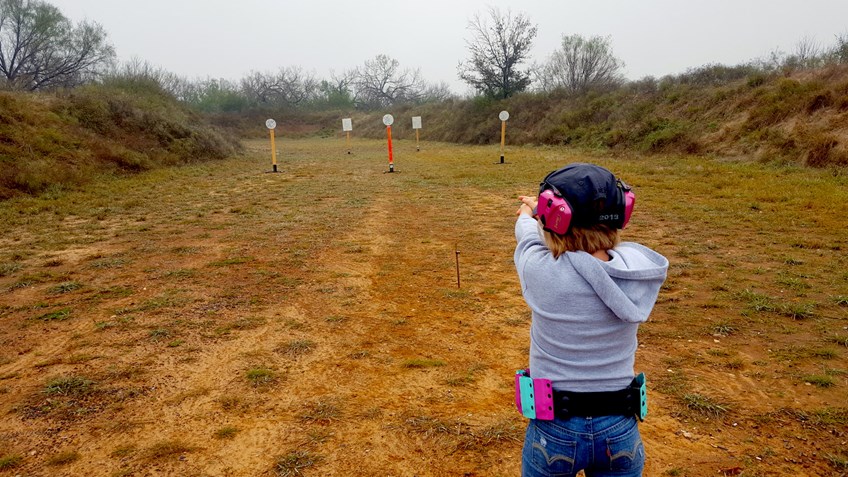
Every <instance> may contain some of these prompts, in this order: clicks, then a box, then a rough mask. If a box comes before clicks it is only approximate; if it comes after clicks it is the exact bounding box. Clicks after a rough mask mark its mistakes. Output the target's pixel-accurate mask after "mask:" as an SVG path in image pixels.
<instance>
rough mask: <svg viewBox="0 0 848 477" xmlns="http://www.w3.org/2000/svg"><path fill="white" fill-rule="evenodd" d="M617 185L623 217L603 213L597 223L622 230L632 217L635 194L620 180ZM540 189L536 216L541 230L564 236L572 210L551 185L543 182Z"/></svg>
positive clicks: (616, 214)
mask: <svg viewBox="0 0 848 477" xmlns="http://www.w3.org/2000/svg"><path fill="white" fill-rule="evenodd" d="M617 185H618V189H619V190H620V191H621V192H622V194H623V196H624V204H623V205H624V210H623V212H624V217H623V218H622V217H621V216H620V214H621V212H617V213H616V212H613V213H605V214H603V215H601V216H600V217H598V221H597V223H608V224H609V225H613V226H615V228H619V229H623V228H625V227H627V224H628V223H629V222H630V216H631V215H633V206H634V205H635V204H636V194H634V193H633V191H632V190H630V187H629V186H628V185H627V184H625V183H624V182H622V181H621V180H618V181H617ZM542 187H543V190H542V192H541V193H540V194H539V203H538V205H537V206H536V215H537V216H538V217H539V221H540V222H542V228H543V229H545V230H547V231H549V232H553V233H555V234H559V235H565V233H566V232H568V228H569V227H570V226H571V219H572V216H573V215H574V214H573V213H572V208H571V206H570V205H569V203H568V200H567V199H566V198H565V197H564V196H563V195H562V193H561V192H560V191H559V190H558V189H557V188H556V187H554V186H553V185H552V184H550V183H548V182H543V183H542ZM619 224H620V225H619Z"/></svg>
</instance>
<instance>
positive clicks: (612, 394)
mask: <svg viewBox="0 0 848 477" xmlns="http://www.w3.org/2000/svg"><path fill="white" fill-rule="evenodd" d="M554 414H555V415H556V417H557V419H568V418H569V417H574V416H582V417H594V416H630V415H635V416H636V417H638V418H639V420H640V421H644V420H645V416H647V414H648V395H647V388H646V385H645V374H644V373H639V375H638V376H636V377H635V378H633V381H632V382H631V383H630V385H629V386H627V387H626V388H624V389H622V390H619V391H608V392H590V393H578V392H572V391H557V390H554Z"/></svg>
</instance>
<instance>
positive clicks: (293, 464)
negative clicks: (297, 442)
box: [274, 450, 324, 477]
mask: <svg viewBox="0 0 848 477" xmlns="http://www.w3.org/2000/svg"><path fill="white" fill-rule="evenodd" d="M323 460H324V458H323V457H322V456H321V455H317V454H313V453H311V452H309V451H304V450H298V451H294V452H290V453H288V454H286V455H283V456H281V457H278V458H277V462H276V464H275V465H274V472H276V474H277V476H278V477H289V476H293V475H303V474H302V472H301V471H302V470H303V469H307V468H309V467H312V466H314V465H317V464H320V463H321V462H322V461H323Z"/></svg>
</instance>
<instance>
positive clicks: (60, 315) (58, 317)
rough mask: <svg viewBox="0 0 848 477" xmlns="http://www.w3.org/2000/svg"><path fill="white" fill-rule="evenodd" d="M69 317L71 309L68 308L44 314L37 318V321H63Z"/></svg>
mask: <svg viewBox="0 0 848 477" xmlns="http://www.w3.org/2000/svg"><path fill="white" fill-rule="evenodd" d="M70 317H71V309H70V308H62V309H61V310H56V311H51V312H49V313H45V314H43V315H41V316H39V317H38V318H36V319H37V320H41V321H65V320H67V319H68V318H70Z"/></svg>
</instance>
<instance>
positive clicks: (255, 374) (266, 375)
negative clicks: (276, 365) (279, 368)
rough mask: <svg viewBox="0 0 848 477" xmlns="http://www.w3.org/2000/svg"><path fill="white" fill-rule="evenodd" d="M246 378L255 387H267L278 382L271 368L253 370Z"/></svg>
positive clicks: (250, 370) (248, 371)
mask: <svg viewBox="0 0 848 477" xmlns="http://www.w3.org/2000/svg"><path fill="white" fill-rule="evenodd" d="M245 377H246V378H247V380H248V381H250V383H251V384H252V385H253V386H254V387H259V386H267V385H269V384H271V383H273V382H274V381H276V380H277V375H276V373H274V371H273V370H272V369H270V368H264V367H260V368H251V369H248V370H247V372H246V373H245Z"/></svg>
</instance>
